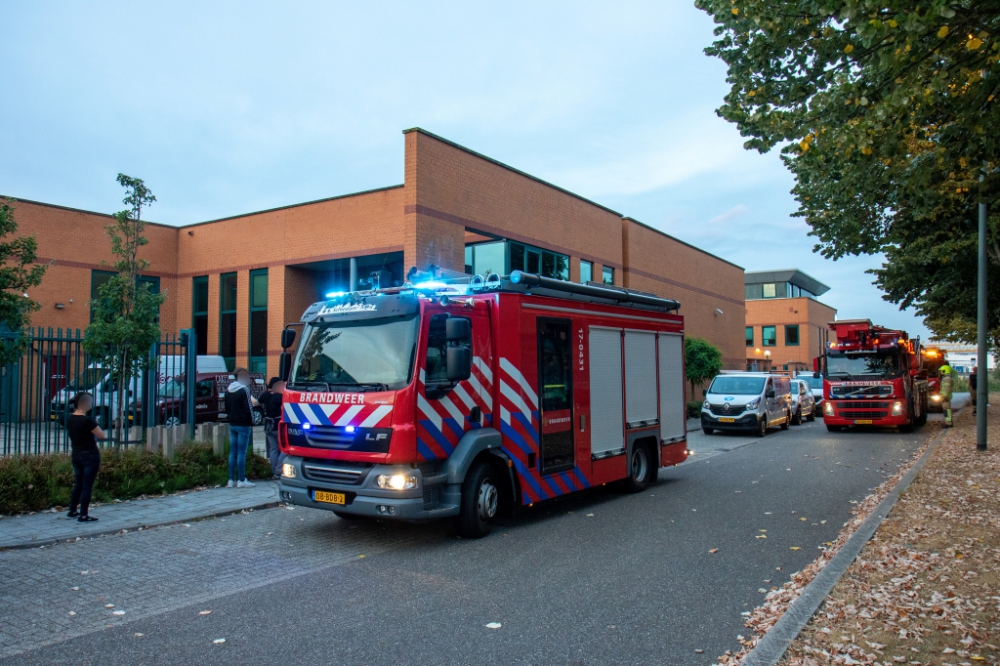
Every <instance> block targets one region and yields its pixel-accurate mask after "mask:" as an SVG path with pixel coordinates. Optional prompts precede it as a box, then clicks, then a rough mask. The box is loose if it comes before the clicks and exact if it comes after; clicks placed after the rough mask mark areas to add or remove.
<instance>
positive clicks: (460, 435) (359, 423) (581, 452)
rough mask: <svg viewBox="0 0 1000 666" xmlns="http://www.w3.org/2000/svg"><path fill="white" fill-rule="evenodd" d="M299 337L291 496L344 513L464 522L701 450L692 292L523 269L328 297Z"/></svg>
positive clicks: (287, 421)
mask: <svg viewBox="0 0 1000 666" xmlns="http://www.w3.org/2000/svg"><path fill="white" fill-rule="evenodd" d="M328 298H329V299H330V300H327V301H324V302H320V303H316V304H314V305H312V306H311V307H309V309H308V310H306V312H305V314H304V315H303V317H302V322H301V325H302V326H303V333H302V338H301V340H300V341H299V344H298V347H297V349H296V352H295V357H294V362H293V359H292V357H291V354H290V353H289V352H288V348H290V347H291V346H292V344H294V340H295V331H294V330H292V329H290V328H286V329H285V330H284V331H283V333H282V346H283V348H284V349H285V351H284V352H283V353H282V363H281V366H282V370H281V372H282V376H284V377H287V378H288V385H287V388H286V390H285V394H284V413H283V416H282V422H281V424H280V426H279V440H280V446H281V449H282V451H283V452H285V453H286V454H288V456H289V457H288V458H287V459H286V461H285V463H284V465H283V468H282V476H281V480H280V493H281V497H282V499H284V500H285V501H289V502H292V503H294V504H297V505H299V506H306V507H313V508H319V509H328V510H331V511H333V512H334V513H336V514H337V515H339V516H342V517H353V516H368V517H376V518H395V519H402V520H423V519H430V518H445V517H457V522H458V527H459V532H460V533H461V534H463V535H467V536H472V537H480V536H484V535H486V534H488V533H489V531H490V527H491V523H492V521H493V519H494V517H495V516H496V515H497V513H498V511H505V512H507V511H509V510H512V509H513V508H514V507H515V506H516V505H530V504H533V503H535V502H539V501H542V500H546V499H550V498H553V497H556V496H559V495H564V494H567V493H571V492H574V491H577V490H582V489H584V488H589V487H592V486H598V485H603V484H605V483H609V482H612V481H622V482H623V483H624V485H625V486H626V488H627V489H629V490H631V491H633V492H637V491H641V490H643V489H644V488H645V487H646V486H647V485H648V484H649V483H650V482H652V481H655V479H656V473H657V469H658V468H659V467H661V466H668V465H676V464H678V463H681V462H683V461H684V460H685V458H686V457H687V453H688V452H687V444H686V440H687V429H686V424H687V420H686V418H685V402H684V338H683V333H684V322H683V319H682V317H681V316H680V315H678V314H677V310H678V308H679V307H680V304H679V303H678V302H677V301H673V300H669V299H664V298H659V297H656V296H653V295H650V294H645V293H641V292H636V291H632V290H627V289H623V288H620V287H613V286H598V285H596V284H593V283H591V284H575V283H571V282H564V281H562V280H554V279H551V278H546V277H541V276H538V275H533V274H528V273H522V272H519V271H514V272H513V273H512V274H511V275H510V277H509V278H507V279H501V278H500V277H498V276H496V275H491V276H489V278H488V279H486V280H483V279H481V278H480V277H478V276H477V277H476V278H474V279H472V280H471V281H469V282H467V283H465V284H454V283H445V282H436V281H433V282H425V283H420V284H416V285H404V286H403V287H397V288H392V289H382V290H377V291H368V292H352V293H346V294H339V293H338V294H328Z"/></svg>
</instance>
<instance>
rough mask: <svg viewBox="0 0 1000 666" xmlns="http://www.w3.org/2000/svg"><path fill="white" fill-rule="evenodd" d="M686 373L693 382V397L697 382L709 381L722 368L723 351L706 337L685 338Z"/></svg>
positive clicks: (692, 397) (692, 396)
mask: <svg viewBox="0 0 1000 666" xmlns="http://www.w3.org/2000/svg"><path fill="white" fill-rule="evenodd" d="M684 364H685V368H684V374H685V376H686V377H687V380H688V381H689V382H691V399H692V400H694V399H695V397H694V390H695V386H696V385H697V384H701V383H703V382H707V381H708V380H709V379H712V378H713V377H715V376H716V375H717V374H719V371H720V370H722V352H721V351H719V348H718V347H716V346H715V345H713V344H712V343H711V342H709V341H708V340H705V339H704V338H686V339H685V340H684Z"/></svg>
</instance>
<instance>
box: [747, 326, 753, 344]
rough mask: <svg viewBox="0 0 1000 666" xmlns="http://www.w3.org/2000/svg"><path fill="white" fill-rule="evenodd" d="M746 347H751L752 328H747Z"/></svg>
mask: <svg viewBox="0 0 1000 666" xmlns="http://www.w3.org/2000/svg"><path fill="white" fill-rule="evenodd" d="M747 347H753V326H747Z"/></svg>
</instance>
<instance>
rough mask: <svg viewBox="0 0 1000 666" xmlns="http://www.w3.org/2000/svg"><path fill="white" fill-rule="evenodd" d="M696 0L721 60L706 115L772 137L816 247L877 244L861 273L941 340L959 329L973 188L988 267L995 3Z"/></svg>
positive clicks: (967, 311) (997, 313)
mask: <svg viewBox="0 0 1000 666" xmlns="http://www.w3.org/2000/svg"><path fill="white" fill-rule="evenodd" d="M695 4H696V6H697V7H699V8H701V9H703V10H705V11H706V12H708V13H709V14H711V15H712V16H713V18H714V19H715V21H716V23H717V24H718V26H717V28H716V30H715V34H716V36H717V37H718V39H717V40H716V41H715V42H714V43H713V45H712V46H711V47H709V48H707V49H706V53H708V54H709V55H712V56H717V57H719V58H721V59H722V60H723V61H725V62H726V64H727V65H728V67H729V76H728V78H727V81H728V82H729V83H730V84H731V86H732V87H731V89H730V92H729V94H728V95H726V97H725V103H724V104H723V106H722V107H720V108H719V109H718V113H719V115H720V116H721V117H723V118H725V119H727V120H729V121H730V122H733V123H735V124H736V125H737V126H738V127H739V130H740V132H741V134H742V135H743V136H745V137H748V140H747V141H746V143H745V147H746V148H748V149H755V150H758V151H760V152H767V151H769V150H771V149H772V148H774V147H779V148H780V150H781V154H782V160H783V161H784V163H785V165H786V166H787V167H788V169H789V170H790V171H791V172H792V173H793V174H794V176H795V180H796V183H795V187H794V189H793V190H792V193H793V194H794V196H795V198H796V200H797V202H798V206H799V209H798V211H797V213H796V215H797V216H800V217H804V218H805V219H806V221H807V222H808V224H809V225H810V226H811V227H812V230H811V232H810V233H811V235H813V236H816V237H817V239H818V243H817V244H816V246H815V248H814V249H815V250H816V251H817V252H820V253H822V254H823V255H824V256H826V257H828V258H832V259H838V258H840V257H843V256H845V255H857V254H865V253H867V254H877V253H880V252H884V253H885V255H886V261H885V263H884V264H883V266H882V268H880V269H876V270H874V271H871V272H872V273H873V274H874V275H875V283H876V284H877V285H878V286H879V287H881V288H882V289H883V290H884V291H885V298H886V300H889V301H891V302H893V303H897V304H899V305H900V307H907V306H914V307H915V308H916V310H917V312H918V313H920V314H922V315H924V316H925V318H926V321H927V324H928V326H929V327H930V328H931V329H932V330H934V332H935V333H937V334H938V335H939V336H941V337H950V338H952V339H963V340H966V341H971V340H970V338H968V331H969V326H968V323H969V322H974V321H975V287H976V273H975V268H974V267H975V237H976V233H977V210H976V209H977V204H978V202H979V200H980V198H981V197H982V198H984V199H985V200H986V201H987V202H988V203H989V204H990V208H991V210H992V211H994V213H993V215H991V216H990V219H989V236H990V260H991V262H992V263H993V264H994V265H1000V215H998V214H997V213H998V212H1000V211H998V209H997V203H998V201H997V199H998V188H997V187H996V180H997V175H998V167H1000V165H998V148H1000V132H998V131H997V128H998V127H1000V109H998V104H997V102H998V100H997V99H996V95H997V94H998V92H1000V77H998V74H1000V67H998V62H1000V39H998V36H1000V35H998V33H1000V4H998V3H997V2H996V1H995V0H991V1H990V2H983V1H979V2H976V1H973V0H962V1H953V0H924V1H919V0H918V1H914V0H881V1H878V2H876V1H875V0H788V1H782V0H764V1H761V0H696V2H695ZM980 176H984V177H985V185H984V186H983V187H982V188H980V186H979V178H980ZM967 259H968V260H970V261H971V264H969V261H966V260H967ZM970 266H971V268H972V270H969V268H970ZM993 272H994V274H995V273H996V270H995V269H994V270H993ZM958 293H969V294H971V295H972V296H971V299H962V298H956V294H958ZM998 327H1000V308H997V307H996V306H994V308H993V310H992V312H991V324H990V328H991V329H992V330H994V331H995V330H997V329H998ZM972 330H973V331H974V325H973V328H972ZM973 335H974V333H973Z"/></svg>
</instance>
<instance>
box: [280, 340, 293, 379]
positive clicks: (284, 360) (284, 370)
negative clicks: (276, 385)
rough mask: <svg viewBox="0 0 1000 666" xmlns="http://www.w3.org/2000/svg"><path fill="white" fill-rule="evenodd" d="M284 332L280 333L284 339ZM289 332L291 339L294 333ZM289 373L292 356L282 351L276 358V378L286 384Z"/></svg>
mask: <svg viewBox="0 0 1000 666" xmlns="http://www.w3.org/2000/svg"><path fill="white" fill-rule="evenodd" d="M285 331H288V329H287V328H286V329H285V330H284V331H282V338H284V333H285ZM289 332H290V333H291V334H292V337H293V338H294V337H295V331H289ZM291 372H292V355H291V354H289V353H288V352H286V351H283V352H281V356H279V357H278V377H279V378H280V379H281V381H283V382H287V381H288V375H290V374H291Z"/></svg>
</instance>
